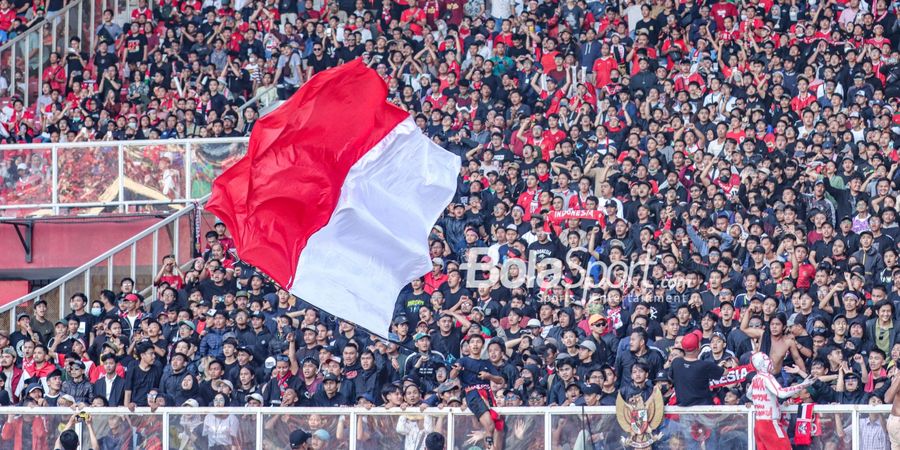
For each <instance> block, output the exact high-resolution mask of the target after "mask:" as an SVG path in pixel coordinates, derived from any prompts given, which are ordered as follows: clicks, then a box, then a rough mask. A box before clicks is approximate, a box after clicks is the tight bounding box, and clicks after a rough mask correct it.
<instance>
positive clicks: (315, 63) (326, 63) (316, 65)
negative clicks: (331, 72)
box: [306, 56, 333, 74]
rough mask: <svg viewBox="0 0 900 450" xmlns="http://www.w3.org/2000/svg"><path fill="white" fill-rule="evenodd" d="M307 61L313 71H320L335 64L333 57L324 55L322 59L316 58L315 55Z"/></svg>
mask: <svg viewBox="0 0 900 450" xmlns="http://www.w3.org/2000/svg"><path fill="white" fill-rule="evenodd" d="M306 63H307V64H309V66H310V67H312V70H313V73H314V74H316V73H319V72H321V71H323V70H325V69H327V68H329V67H331V66H332V65H333V63H332V61H331V58H329V57H328V56H322V59H316V57H315V56H313V57H312V58H309V59H308V60H306Z"/></svg>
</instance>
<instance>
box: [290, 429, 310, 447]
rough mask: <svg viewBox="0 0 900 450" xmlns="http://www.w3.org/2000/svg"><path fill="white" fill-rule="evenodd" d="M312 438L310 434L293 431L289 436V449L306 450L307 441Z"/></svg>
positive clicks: (303, 431)
mask: <svg viewBox="0 0 900 450" xmlns="http://www.w3.org/2000/svg"><path fill="white" fill-rule="evenodd" d="M311 438H312V434H310V433H309V432H307V431H305V430H294V431H292V432H291V436H290V448H291V450H308V449H309V448H310V447H309V440H310V439H311Z"/></svg>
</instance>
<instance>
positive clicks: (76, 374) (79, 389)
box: [62, 360, 93, 403]
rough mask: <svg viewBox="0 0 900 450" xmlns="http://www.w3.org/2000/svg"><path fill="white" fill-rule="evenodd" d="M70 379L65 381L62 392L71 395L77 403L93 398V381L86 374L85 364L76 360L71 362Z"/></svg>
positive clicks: (69, 368) (69, 367)
mask: <svg viewBox="0 0 900 450" xmlns="http://www.w3.org/2000/svg"><path fill="white" fill-rule="evenodd" d="M67 369H68V375H69V376H68V380H66V381H65V382H63V385H62V393H63V394H68V395H71V396H72V397H73V398H75V403H87V402H89V401H90V400H91V393H92V391H93V389H92V387H91V382H90V381H88V379H87V377H86V376H85V374H84V371H85V364H84V362H82V361H79V360H76V361H73V362H72V363H70V364H69V366H68V367H67Z"/></svg>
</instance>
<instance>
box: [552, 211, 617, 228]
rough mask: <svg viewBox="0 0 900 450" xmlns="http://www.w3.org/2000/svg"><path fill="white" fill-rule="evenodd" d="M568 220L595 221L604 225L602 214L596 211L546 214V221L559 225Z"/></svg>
mask: <svg viewBox="0 0 900 450" xmlns="http://www.w3.org/2000/svg"><path fill="white" fill-rule="evenodd" d="M569 219H587V220H596V221H598V222H600V224H601V225H605V224H606V223H605V222H606V217H605V216H604V215H603V213H602V212H600V211H597V210H586V209H567V210H564V211H550V212H549V213H548V214H547V220H549V221H550V222H553V223H559V222H562V221H564V220H569Z"/></svg>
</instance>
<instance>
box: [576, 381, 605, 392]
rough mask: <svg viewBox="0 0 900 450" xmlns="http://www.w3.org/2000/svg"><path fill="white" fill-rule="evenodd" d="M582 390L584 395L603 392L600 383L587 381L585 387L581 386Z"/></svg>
mask: <svg viewBox="0 0 900 450" xmlns="http://www.w3.org/2000/svg"><path fill="white" fill-rule="evenodd" d="M581 392H582V393H583V394H584V395H591V394H593V395H600V394H601V393H602V392H603V390H602V389H600V386H598V385H596V384H590V383H586V384H585V385H584V387H583V388H581Z"/></svg>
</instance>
